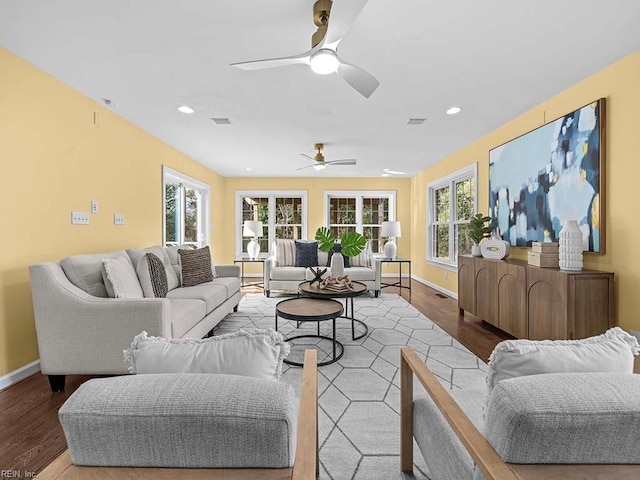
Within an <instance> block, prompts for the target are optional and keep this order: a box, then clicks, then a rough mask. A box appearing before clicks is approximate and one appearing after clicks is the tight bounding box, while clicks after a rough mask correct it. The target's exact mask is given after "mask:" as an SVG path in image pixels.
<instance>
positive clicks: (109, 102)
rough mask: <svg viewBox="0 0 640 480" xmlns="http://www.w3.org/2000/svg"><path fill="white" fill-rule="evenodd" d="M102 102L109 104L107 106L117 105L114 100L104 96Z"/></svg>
mask: <svg viewBox="0 0 640 480" xmlns="http://www.w3.org/2000/svg"><path fill="white" fill-rule="evenodd" d="M102 102H103V103H104V104H105V105H106V106H107V107H113V106H115V104H114V103H113V101H112V100H111V99H110V98H103V99H102Z"/></svg>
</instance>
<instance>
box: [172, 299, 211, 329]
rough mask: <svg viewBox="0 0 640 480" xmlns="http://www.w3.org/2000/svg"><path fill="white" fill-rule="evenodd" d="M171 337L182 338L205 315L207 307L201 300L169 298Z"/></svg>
mask: <svg viewBox="0 0 640 480" xmlns="http://www.w3.org/2000/svg"><path fill="white" fill-rule="evenodd" d="M169 302H171V336H172V337H173V338H182V337H184V335H185V333H187V332H188V331H189V330H191V329H192V328H193V327H194V326H196V325H197V324H198V322H200V320H202V319H203V318H204V317H205V316H206V315H207V305H206V303H204V302H203V301H202V300H191V299H189V300H187V299H182V298H170V299H169Z"/></svg>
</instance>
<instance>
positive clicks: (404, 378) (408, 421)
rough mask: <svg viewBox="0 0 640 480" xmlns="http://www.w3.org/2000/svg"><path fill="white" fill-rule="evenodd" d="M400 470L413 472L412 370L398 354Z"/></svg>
mask: <svg viewBox="0 0 640 480" xmlns="http://www.w3.org/2000/svg"><path fill="white" fill-rule="evenodd" d="M400 470H401V471H402V472H404V473H409V474H410V473H413V372H412V371H411V368H410V367H409V364H408V363H407V361H406V360H405V359H404V356H403V355H400Z"/></svg>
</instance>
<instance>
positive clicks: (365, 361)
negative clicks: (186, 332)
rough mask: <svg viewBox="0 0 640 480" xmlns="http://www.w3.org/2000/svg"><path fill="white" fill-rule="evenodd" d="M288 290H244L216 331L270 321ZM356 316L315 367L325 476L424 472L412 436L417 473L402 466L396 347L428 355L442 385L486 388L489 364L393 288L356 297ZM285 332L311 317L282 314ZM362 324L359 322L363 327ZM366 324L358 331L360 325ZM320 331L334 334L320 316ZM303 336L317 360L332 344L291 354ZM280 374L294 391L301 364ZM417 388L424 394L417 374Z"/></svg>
mask: <svg viewBox="0 0 640 480" xmlns="http://www.w3.org/2000/svg"><path fill="white" fill-rule="evenodd" d="M285 298H287V297H284V296H282V297H271V298H267V297H265V296H264V295H262V294H257V293H256V294H247V295H245V296H244V297H243V298H242V300H241V302H240V305H239V307H238V311H237V312H235V313H232V314H230V315H229V316H227V318H225V320H223V321H222V322H221V323H220V324H219V326H218V327H217V328H216V330H215V334H216V335H222V334H224V333H230V332H234V331H237V330H238V329H240V328H253V327H255V328H268V327H271V328H274V326H275V324H274V312H275V305H276V304H277V303H278V302H279V301H281V300H284V299H285ZM354 309H355V318H357V319H358V320H362V321H363V322H364V323H365V324H366V325H367V326H368V328H369V332H368V334H367V335H366V336H365V337H363V338H361V339H359V340H355V341H353V340H352V339H351V321H350V320H348V319H344V318H340V319H338V320H337V326H336V338H337V339H338V340H339V341H340V342H341V343H342V344H343V345H344V355H343V356H342V358H341V359H340V360H338V361H337V362H336V363H333V364H331V365H325V366H322V367H318V373H319V375H318V395H319V397H318V406H319V408H318V424H319V437H320V439H319V442H320V476H319V477H318V478H320V479H322V480H372V479H374V480H377V479H380V480H396V479H398V480H399V479H405V480H406V479H409V478H416V479H428V478H429V472H428V470H427V467H426V465H425V463H424V460H423V459H422V455H421V454H420V451H419V450H418V448H417V446H416V445H415V442H414V461H415V466H414V477H409V476H406V475H401V473H400V414H399V412H400V373H399V365H400V347H402V346H405V345H408V346H410V347H412V348H413V349H414V350H416V352H417V353H418V355H419V356H420V357H421V358H422V360H424V361H425V363H426V365H427V366H428V367H429V369H430V370H431V371H432V372H433V373H434V374H435V375H436V377H437V378H438V380H439V381H440V383H441V384H442V385H443V386H444V387H445V388H447V389H458V388H462V389H464V388H474V389H482V388H484V387H485V377H486V372H487V370H488V369H487V366H486V364H485V363H484V362H482V361H481V360H480V359H478V358H477V357H476V356H475V355H474V354H473V353H471V352H470V351H469V350H467V349H466V348H465V347H464V346H463V345H462V344H460V343H459V342H458V341H456V340H455V339H453V338H452V337H451V336H450V335H448V334H447V333H446V332H445V331H444V330H442V329H441V328H439V327H438V326H437V325H435V324H434V323H433V322H432V321H431V320H429V319H428V318H427V317H425V316H424V315H423V314H422V313H420V312H419V311H418V310H416V309H415V308H414V307H413V306H411V305H410V304H409V303H407V302H406V301H405V300H404V299H403V298H401V297H400V296H398V295H396V294H388V293H383V294H381V295H380V296H379V297H378V298H373V297H370V296H362V297H357V298H355V301H354ZM278 326H279V329H278V330H279V331H280V332H282V334H283V335H284V336H285V337H288V336H293V335H301V334H305V333H316V329H317V323H316V322H305V323H301V325H300V328H296V325H295V322H290V321H287V320H284V319H282V318H280V319H279V320H278ZM360 329H361V327H360ZM362 331H363V330H360V332H362ZM321 334H322V335H326V336H331V322H321ZM305 340H308V341H309V342H308V343H310V344H311V343H312V344H313V345H314V348H316V349H317V350H318V361H319V362H321V361H322V360H323V359H326V358H323V357H324V356H325V355H327V356H328V355H329V352H330V348H331V343H330V342H329V341H325V340H321V341H317V340H315V339H299V340H296V341H295V342H294V343H295V345H296V347H293V348H292V351H291V354H290V355H289V357H288V358H289V359H291V360H299V359H300V358H302V352H303V350H304V348H305V345H303V344H302V343H301V342H302V341H305ZM283 372H284V374H283V376H282V381H285V382H287V383H289V384H290V385H292V386H293V388H294V389H295V391H296V393H297V394H298V395H299V392H300V384H301V378H302V376H301V373H302V369H301V368H299V367H292V366H289V365H286V364H285V365H284V367H283ZM414 395H415V396H418V395H425V393H424V390H423V388H422V385H420V384H419V383H418V382H416V381H414Z"/></svg>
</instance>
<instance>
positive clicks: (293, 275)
mask: <svg viewBox="0 0 640 480" xmlns="http://www.w3.org/2000/svg"><path fill="white" fill-rule="evenodd" d="M306 271H307V269H306V268H305V267H272V268H271V280H298V281H300V282H304V280H305V272H306Z"/></svg>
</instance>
